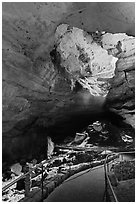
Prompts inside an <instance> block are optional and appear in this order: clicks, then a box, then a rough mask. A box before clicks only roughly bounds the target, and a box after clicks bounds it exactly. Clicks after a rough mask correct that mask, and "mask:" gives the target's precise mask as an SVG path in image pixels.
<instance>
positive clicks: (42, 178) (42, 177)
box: [41, 164, 44, 202]
mask: <svg viewBox="0 0 137 204" xmlns="http://www.w3.org/2000/svg"><path fill="white" fill-rule="evenodd" d="M43 181H44V175H43V164H41V193H42V195H41V197H42V198H41V200H42V202H43V200H44V192H43Z"/></svg>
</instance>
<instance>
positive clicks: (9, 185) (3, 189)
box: [2, 157, 58, 192]
mask: <svg viewBox="0 0 137 204" xmlns="http://www.w3.org/2000/svg"><path fill="white" fill-rule="evenodd" d="M56 158H58V157H53V158H52V159H48V160H43V161H42V162H40V163H39V164H37V165H35V166H34V167H33V169H31V170H29V172H27V173H25V174H23V175H21V176H19V177H18V178H16V179H14V180H13V181H11V182H10V183H8V184H7V185H5V186H4V187H3V188H2V192H3V191H5V190H7V189H8V188H10V187H11V186H13V185H14V184H15V183H17V182H18V181H19V180H21V179H23V178H25V177H26V176H27V175H28V174H30V173H32V171H34V170H35V169H36V168H39V167H40V168H43V167H42V166H43V165H44V164H45V163H48V162H49V161H50V162H51V161H52V160H54V159H56ZM39 174H40V173H39Z"/></svg>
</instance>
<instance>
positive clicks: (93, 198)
mask: <svg viewBox="0 0 137 204" xmlns="http://www.w3.org/2000/svg"><path fill="white" fill-rule="evenodd" d="M104 193H105V177H104V166H103V165H102V166H99V167H96V168H94V169H90V170H86V171H83V172H80V173H78V174H75V175H74V176H72V177H71V178H69V179H67V180H66V181H65V182H64V183H63V184H62V185H61V186H59V187H58V188H56V189H55V190H54V191H53V193H52V194H51V195H49V196H48V198H47V199H45V200H44V202H103V199H104Z"/></svg>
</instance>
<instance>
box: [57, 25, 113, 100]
mask: <svg viewBox="0 0 137 204" xmlns="http://www.w3.org/2000/svg"><path fill="white" fill-rule="evenodd" d="M97 33H98V32H97ZM55 36H56V39H57V49H56V52H59V54H60V55H61V62H60V65H61V67H62V69H65V71H66V73H67V75H70V79H71V80H72V88H73V86H75V82H76V81H78V82H79V83H80V84H81V85H82V86H83V88H87V89H88V90H89V91H90V93H91V94H92V95H93V96H103V97H105V96H106V95H107V93H108V91H109V82H108V80H110V79H111V78H113V77H114V75H115V74H114V72H115V64H116V62H117V58H116V57H113V56H112V55H109V54H108V52H107V50H105V49H103V48H102V47H101V44H100V43H101V42H100V43H99V42H98V41H97V42H96V41H95V40H94V38H93V37H92V35H90V34H88V33H86V32H84V31H83V30H81V29H78V28H75V27H73V28H70V27H69V25H65V24H64V25H63V24H62V25H60V26H59V27H58V28H57V30H56V34H55ZM100 37H101V36H100ZM100 40H101V38H100Z"/></svg>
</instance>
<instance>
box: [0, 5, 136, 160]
mask: <svg viewBox="0 0 137 204" xmlns="http://www.w3.org/2000/svg"><path fill="white" fill-rule="evenodd" d="M134 13H135V11H134V3H125V2H122V3H120V2H118V3H112V2H110V3H99V2H98V3H96V2H93V3H89V2H86V3H84V2H80V3H71V2H70V3H69V2H64V3H63V2H62V3H59V2H57V3H48V2H42V3H29V2H28V3H26V2H20V3H19V2H18V3H14V2H12V3H10V2H4V3H3V4H2V15H3V19H2V20H3V24H2V34H3V39H2V43H3V45H2V49H3V57H2V60H3V68H2V74H3V76H2V79H3V82H2V86H3V92H2V99H3V104H2V105H3V118H2V119H3V126H2V129H3V141H2V142H3V153H4V154H5V155H6V157H7V154H8V155H11V157H12V155H14V156H13V157H14V158H16V156H15V155H18V153H19V151H20V152H21V154H22V155H23V154H24V152H25V151H26V149H25V148H28V149H29V146H30V143H32V141H36V140H37V139H34V134H33V133H34V132H36V131H35V128H34V129H33V128H32V130H31V131H29V129H30V128H31V127H33V125H34V124H35V125H38V126H39V127H43V126H44V127H48V126H50V125H53V124H54V123H55V121H60V120H63V118H64V119H65V118H67V117H68V115H71V112H72V113H73V114H74V113H80V112H85V111H87V112H89V111H91V112H92V110H94V104H96V103H98V106H99V107H101V106H102V104H103V103H104V101H102V99H100V100H96V99H95V98H94V97H92V96H89V94H88V93H87V92H84V94H83V92H79V94H78V95H77V94H75V93H73V94H72V92H71V89H70V84H69V83H68V82H67V81H66V80H64V78H63V77H62V76H60V75H59V74H58V70H56V69H54V66H53V63H52V61H51V58H50V55H49V53H50V51H52V49H53V46H54V42H55V38H54V32H55V29H56V27H57V26H58V25H59V24H60V23H68V24H69V25H71V26H76V27H78V28H82V29H84V30H85V31H88V32H94V31H96V30H105V31H107V32H112V33H115V32H126V33H128V34H129V35H134ZM54 85H55V86H54ZM83 95H85V96H86V97H87V98H88V103H87V100H86V103H85V100H84V98H85V97H83ZM68 101H69V102H68ZM91 101H92V103H91ZM93 101H95V102H94V103H93ZM35 125H34V126H35ZM24 130H25V133H24ZM42 135H43V136H42V138H44V137H45V135H44V133H42ZM28 137H29V139H28ZM37 137H38V138H39V133H36V136H35V138H37ZM13 138H14V139H13ZM25 138H26V139H25ZM44 142H45V144H46V137H45V141H44ZM35 144H36V143H35V142H34V145H32V146H33V147H34V148H32V149H33V151H34V152H35V147H36V145H35ZM40 144H41V142H40V143H39V145H38V146H39V147H40V146H41V145H40ZM42 145H43V144H42ZM24 147H25V148H24ZM29 154H30V153H29Z"/></svg>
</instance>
